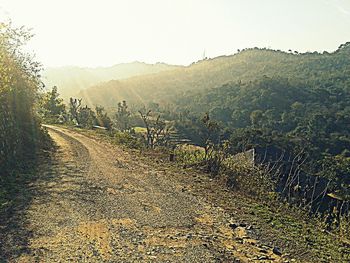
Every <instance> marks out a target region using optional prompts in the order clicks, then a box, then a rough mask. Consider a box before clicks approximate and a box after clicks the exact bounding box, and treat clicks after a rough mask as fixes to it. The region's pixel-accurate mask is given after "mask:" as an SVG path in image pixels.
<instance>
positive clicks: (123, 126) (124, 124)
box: [115, 100, 131, 131]
mask: <svg viewBox="0 0 350 263" xmlns="http://www.w3.org/2000/svg"><path fill="white" fill-rule="evenodd" d="M130 115H131V113H130V111H129V109H128V105H127V104H126V101H125V100H123V101H122V102H118V109H117V113H116V115H115V117H116V121H117V127H118V128H119V129H120V130H121V131H127V130H129V128H130V126H129V123H130Z"/></svg>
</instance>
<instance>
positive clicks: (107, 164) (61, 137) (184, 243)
mask: <svg viewBox="0 0 350 263" xmlns="http://www.w3.org/2000/svg"><path fill="white" fill-rule="evenodd" d="M48 129H49V132H50V135H51V137H52V138H53V139H54V141H55V142H56V143H57V145H58V150H57V152H56V153H55V154H54V156H53V161H50V162H49V163H46V164H45V163H43V164H42V167H41V169H42V174H41V175H39V179H38V180H37V181H36V182H35V183H34V184H33V186H32V189H31V191H33V193H35V197H34V198H33V200H32V202H31V204H30V205H29V207H28V208H27V209H26V210H25V211H23V213H24V217H23V218H25V220H26V224H25V228H26V232H25V233H24V232H23V233H24V234H28V233H31V234H30V236H28V242H27V244H25V245H23V246H24V247H23V249H22V250H21V251H22V252H20V253H15V254H11V249H10V246H11V245H10V244H9V243H6V244H5V245H6V246H8V247H9V249H7V251H8V254H7V255H6V257H7V261H9V262H250V261H253V260H258V261H259V262H282V259H281V258H280V257H279V256H278V255H276V254H274V253H273V252H272V249H271V248H263V246H261V245H259V244H258V241H257V240H254V239H252V238H250V237H249V230H247V229H246V227H244V226H235V227H232V222H231V218H230V216H229V215H228V214H226V213H225V212H224V210H223V209H220V208H219V207H215V206H213V205H211V204H209V203H207V202H206V201H205V200H204V199H203V198H200V197H198V196H193V195H191V193H189V192H184V191H182V189H184V187H186V186H185V185H181V184H179V183H178V182H176V181H175V180H173V179H172V178H171V174H170V173H166V172H164V171H161V170H158V169H156V168H154V167H153V166H150V165H148V164H147V163H145V162H144V161H141V160H137V158H135V156H132V155H131V154H130V153H128V152H125V151H123V150H122V149H120V148H118V147H114V146H111V145H109V144H108V143H105V142H101V141H98V140H97V139H94V138H90V137H87V136H84V135H82V134H79V133H77V132H73V131H70V130H67V129H63V128H58V127H53V126H48ZM14 231H15V230H14ZM12 251H14V250H12Z"/></svg>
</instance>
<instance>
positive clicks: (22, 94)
mask: <svg viewBox="0 0 350 263" xmlns="http://www.w3.org/2000/svg"><path fill="white" fill-rule="evenodd" d="M30 38H31V34H30V33H29V32H28V31H27V30H26V29H24V28H15V27H13V26H12V25H11V23H1V22H0V209H2V207H3V206H4V205H6V204H9V203H10V202H11V201H12V199H13V197H14V195H15V193H16V192H19V191H23V188H24V187H25V182H28V180H29V179H30V178H31V175H32V169H33V167H34V166H35V163H36V162H37V160H38V156H39V155H40V154H41V153H42V152H43V150H45V149H48V148H50V147H51V142H50V139H49V137H48V135H47V133H46V132H45V131H44V130H43V129H42V128H41V124H40V119H39V117H38V115H37V110H36V109H37V107H36V101H37V96H38V91H39V89H40V88H41V81H40V64H38V63H37V62H35V61H34V60H33V59H32V57H31V56H30V55H29V54H27V53H26V52H24V51H23V46H24V45H25V44H26V42H27V41H28V40H29V39H30Z"/></svg>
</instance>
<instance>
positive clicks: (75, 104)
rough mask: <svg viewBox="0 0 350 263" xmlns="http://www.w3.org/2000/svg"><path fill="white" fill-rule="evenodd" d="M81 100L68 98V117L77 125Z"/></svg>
mask: <svg viewBox="0 0 350 263" xmlns="http://www.w3.org/2000/svg"><path fill="white" fill-rule="evenodd" d="M81 100H82V99H73V98H70V99H69V114H70V118H71V120H72V121H73V122H75V124H77V125H79V124H80V120H79V110H80V107H81Z"/></svg>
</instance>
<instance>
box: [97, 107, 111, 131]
mask: <svg viewBox="0 0 350 263" xmlns="http://www.w3.org/2000/svg"><path fill="white" fill-rule="evenodd" d="M95 111H96V121H97V124H98V125H99V126H102V127H105V128H107V130H110V129H111V128H112V121H111V119H110V118H109V117H108V115H107V113H106V112H105V111H104V108H103V107H101V106H96V108H95Z"/></svg>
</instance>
